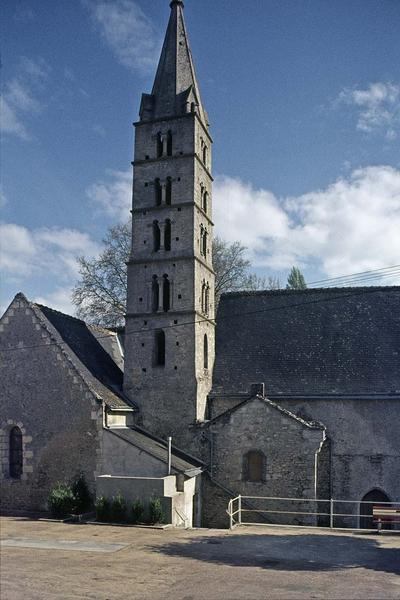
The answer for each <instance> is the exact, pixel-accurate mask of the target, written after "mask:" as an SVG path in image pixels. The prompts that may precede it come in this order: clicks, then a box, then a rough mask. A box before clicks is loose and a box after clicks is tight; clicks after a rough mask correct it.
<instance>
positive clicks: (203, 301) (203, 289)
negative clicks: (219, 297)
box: [201, 281, 206, 313]
mask: <svg viewBox="0 0 400 600" xmlns="http://www.w3.org/2000/svg"><path fill="white" fill-rule="evenodd" d="M205 307H206V284H205V283H204V281H203V285H202V286H201V312H203V313H204V312H205Z"/></svg>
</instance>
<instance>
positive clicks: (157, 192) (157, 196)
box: [154, 179, 162, 206]
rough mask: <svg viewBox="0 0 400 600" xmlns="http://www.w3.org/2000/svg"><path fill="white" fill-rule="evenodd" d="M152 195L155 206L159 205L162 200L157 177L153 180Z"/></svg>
mask: <svg viewBox="0 0 400 600" xmlns="http://www.w3.org/2000/svg"><path fill="white" fill-rule="evenodd" d="M154 195H155V202H156V206H161V201H162V187H161V183H160V180H159V179H156V180H155V181H154Z"/></svg>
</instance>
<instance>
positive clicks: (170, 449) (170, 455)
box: [168, 436, 172, 475]
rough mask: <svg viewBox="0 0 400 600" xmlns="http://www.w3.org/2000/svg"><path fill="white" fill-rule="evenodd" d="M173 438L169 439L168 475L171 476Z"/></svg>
mask: <svg viewBox="0 0 400 600" xmlns="http://www.w3.org/2000/svg"><path fill="white" fill-rule="evenodd" d="M171 460H172V437H171V436H169V437H168V475H171Z"/></svg>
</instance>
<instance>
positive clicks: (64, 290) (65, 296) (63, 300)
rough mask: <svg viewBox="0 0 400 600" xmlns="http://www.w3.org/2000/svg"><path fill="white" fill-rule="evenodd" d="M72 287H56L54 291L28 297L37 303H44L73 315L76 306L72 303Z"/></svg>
mask: <svg viewBox="0 0 400 600" xmlns="http://www.w3.org/2000/svg"><path fill="white" fill-rule="evenodd" d="M71 297H72V287H69V286H67V287H57V288H56V289H55V290H54V292H50V293H48V294H44V295H39V296H35V297H34V298H30V300H33V302H37V303H38V304H44V305H45V306H49V307H50V308H54V309H55V310H59V311H60V312H63V313H66V314H67V315H74V314H75V311H76V307H75V306H74V305H73V304H72V301H71Z"/></svg>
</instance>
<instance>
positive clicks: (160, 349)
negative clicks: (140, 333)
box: [154, 329, 165, 367]
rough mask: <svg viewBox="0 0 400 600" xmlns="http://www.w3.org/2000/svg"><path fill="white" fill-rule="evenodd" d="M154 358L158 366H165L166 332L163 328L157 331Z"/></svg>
mask: <svg viewBox="0 0 400 600" xmlns="http://www.w3.org/2000/svg"><path fill="white" fill-rule="evenodd" d="M154 359H155V360H154V362H155V365H156V367H164V366H165V333H164V331H163V330H162V329H160V330H159V331H156V333H155V348H154Z"/></svg>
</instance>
